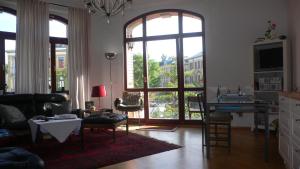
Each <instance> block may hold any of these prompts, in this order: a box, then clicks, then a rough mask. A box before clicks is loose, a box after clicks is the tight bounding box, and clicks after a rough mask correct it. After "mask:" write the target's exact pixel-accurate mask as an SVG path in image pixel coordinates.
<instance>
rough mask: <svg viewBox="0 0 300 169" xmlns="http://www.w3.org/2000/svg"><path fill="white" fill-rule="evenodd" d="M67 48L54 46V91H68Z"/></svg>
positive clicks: (60, 45)
mask: <svg viewBox="0 0 300 169" xmlns="http://www.w3.org/2000/svg"><path fill="white" fill-rule="evenodd" d="M67 47H68V45H64V44H56V45H55V63H56V65H55V68H56V69H55V71H56V91H65V90H69V88H68V86H69V81H68V56H67Z"/></svg>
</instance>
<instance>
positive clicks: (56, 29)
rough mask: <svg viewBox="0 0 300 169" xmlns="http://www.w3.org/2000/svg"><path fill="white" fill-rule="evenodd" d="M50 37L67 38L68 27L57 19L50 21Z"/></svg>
mask: <svg viewBox="0 0 300 169" xmlns="http://www.w3.org/2000/svg"><path fill="white" fill-rule="evenodd" d="M49 32H50V37H59V38H67V25H66V24H65V23H62V22H60V21H58V20H55V19H50V21H49Z"/></svg>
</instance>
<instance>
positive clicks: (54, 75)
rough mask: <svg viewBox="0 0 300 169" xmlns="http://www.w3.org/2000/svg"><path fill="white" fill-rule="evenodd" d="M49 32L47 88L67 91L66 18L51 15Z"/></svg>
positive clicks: (56, 91)
mask: <svg viewBox="0 0 300 169" xmlns="http://www.w3.org/2000/svg"><path fill="white" fill-rule="evenodd" d="M49 34H50V54H49V75H50V76H49V88H50V90H51V92H52V93H58V92H68V90H69V87H68V86H69V81H68V55H67V50H68V39H67V20H66V19H64V18H62V17H59V16H55V15H51V16H50V21H49Z"/></svg>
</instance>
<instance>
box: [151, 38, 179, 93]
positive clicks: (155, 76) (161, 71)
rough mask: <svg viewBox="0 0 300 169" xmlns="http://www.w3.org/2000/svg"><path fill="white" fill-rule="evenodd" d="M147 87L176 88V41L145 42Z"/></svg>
mask: <svg viewBox="0 0 300 169" xmlns="http://www.w3.org/2000/svg"><path fill="white" fill-rule="evenodd" d="M146 52H147V64H148V86H149V87H150V88H177V86H178V78H177V53H176V40H175V39H171V40H159V41H150V42H147V51H146Z"/></svg>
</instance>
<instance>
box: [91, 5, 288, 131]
mask: <svg viewBox="0 0 300 169" xmlns="http://www.w3.org/2000/svg"><path fill="white" fill-rule="evenodd" d="M158 9H185V10H190V11H193V12H196V13H199V14H202V15H203V16H204V18H205V30H206V31H205V35H206V41H205V43H206V54H207V55H206V58H207V65H206V67H207V86H208V89H207V90H208V97H212V96H214V92H215V86H217V85H218V84H221V85H222V86H225V87H229V88H232V89H237V87H238V85H241V87H242V88H245V87H248V88H252V71H253V70H252V56H251V44H252V42H253V41H254V40H255V39H256V38H257V37H262V36H263V34H264V31H265V30H266V27H267V21H268V20H273V21H274V22H275V23H276V24H277V25H278V27H277V28H278V32H279V33H282V34H286V32H287V21H286V20H287V3H286V1H285V0H164V1H161V0H151V1H149V0H137V1H133V5H132V7H131V8H130V9H128V10H126V11H125V16H115V17H113V18H112V19H111V23H110V24H107V23H106V20H105V18H103V17H102V16H100V15H94V16H92V19H91V39H90V58H89V76H90V84H91V86H93V85H97V84H100V83H104V84H105V85H106V86H107V87H109V64H108V63H109V62H108V61H107V60H105V58H104V53H105V52H107V51H114V52H117V53H119V56H118V58H117V59H116V60H114V61H113V65H112V67H113V98H116V97H120V96H121V93H122V91H123V86H124V85H123V84H124V83H123V80H124V78H123V74H124V72H123V70H124V68H123V25H124V24H125V23H126V22H127V21H128V20H130V19H131V18H134V17H136V16H138V15H140V14H142V13H146V12H149V11H153V10H158ZM108 92H109V91H108ZM101 104H102V105H103V106H106V107H109V106H110V98H109V96H108V97H105V98H103V99H102V103H101ZM251 123H252V118H251V117H250V116H247V115H244V116H243V117H238V116H236V117H235V118H234V121H233V125H240V126H249V125H250V124H251Z"/></svg>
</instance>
